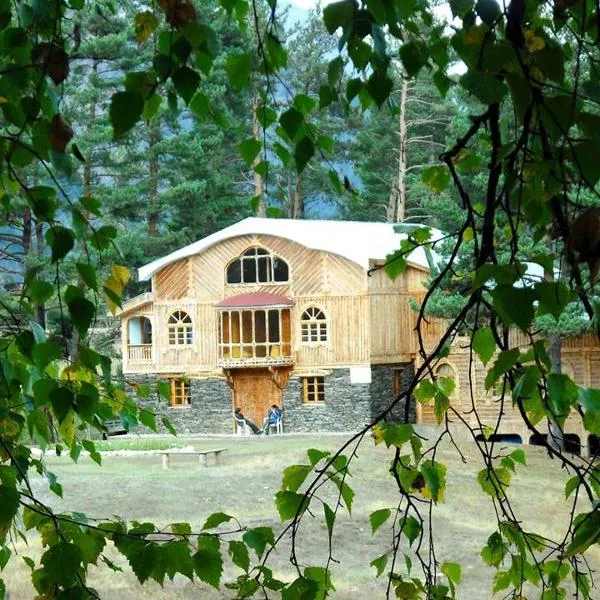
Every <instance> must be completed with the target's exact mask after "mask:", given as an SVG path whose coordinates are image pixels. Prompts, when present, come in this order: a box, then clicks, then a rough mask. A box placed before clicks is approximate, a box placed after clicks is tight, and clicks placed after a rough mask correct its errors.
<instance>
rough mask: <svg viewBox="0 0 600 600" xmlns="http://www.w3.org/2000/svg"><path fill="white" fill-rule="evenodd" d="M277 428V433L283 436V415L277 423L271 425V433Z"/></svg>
mask: <svg viewBox="0 0 600 600" xmlns="http://www.w3.org/2000/svg"><path fill="white" fill-rule="evenodd" d="M273 428H275V433H276V434H279V435H281V434H282V433H283V415H279V419H277V421H275V423H269V433H271V432H272V431H273Z"/></svg>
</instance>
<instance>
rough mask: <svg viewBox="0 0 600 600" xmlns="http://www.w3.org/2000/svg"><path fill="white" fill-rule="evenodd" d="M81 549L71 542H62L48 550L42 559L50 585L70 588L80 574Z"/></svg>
mask: <svg viewBox="0 0 600 600" xmlns="http://www.w3.org/2000/svg"><path fill="white" fill-rule="evenodd" d="M82 558H83V557H82V554H81V549H80V548H79V546H77V545H76V544H73V543H71V542H60V543H58V544H56V545H54V546H52V547H51V548H50V549H49V550H47V551H46V552H45V553H44V554H43V555H42V558H41V563H42V564H43V565H44V567H46V576H47V578H48V581H49V583H50V584H56V585H60V586H63V587H69V586H71V585H72V584H74V583H76V582H77V580H78V576H79V574H80V568H81V561H82Z"/></svg>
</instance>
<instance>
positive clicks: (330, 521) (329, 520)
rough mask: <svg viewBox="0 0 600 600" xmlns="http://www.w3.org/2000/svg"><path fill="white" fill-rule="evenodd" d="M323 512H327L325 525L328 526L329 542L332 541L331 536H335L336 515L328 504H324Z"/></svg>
mask: <svg viewBox="0 0 600 600" xmlns="http://www.w3.org/2000/svg"><path fill="white" fill-rule="evenodd" d="M323 511H324V512H325V524H326V525H327V533H328V535H329V540H330V541H331V536H332V534H333V526H334V524H335V513H334V512H333V510H331V507H330V506H329V504H327V502H323Z"/></svg>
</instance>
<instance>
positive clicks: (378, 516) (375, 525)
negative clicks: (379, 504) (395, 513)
mask: <svg viewBox="0 0 600 600" xmlns="http://www.w3.org/2000/svg"><path fill="white" fill-rule="evenodd" d="M391 514H392V511H391V510H390V509H389V508H381V509H379V510H376V511H374V512H372V513H371V514H370V515H369V523H371V531H372V532H373V533H375V532H376V531H377V530H378V529H379V528H380V527H381V526H382V525H383V524H384V523H385V522H386V521H387V520H388V519H389V518H390V515H391Z"/></svg>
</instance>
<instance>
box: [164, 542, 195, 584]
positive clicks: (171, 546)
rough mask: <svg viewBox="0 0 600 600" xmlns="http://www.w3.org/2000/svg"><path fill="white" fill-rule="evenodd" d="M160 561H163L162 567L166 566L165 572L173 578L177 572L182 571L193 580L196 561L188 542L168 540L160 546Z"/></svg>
mask: <svg viewBox="0 0 600 600" xmlns="http://www.w3.org/2000/svg"><path fill="white" fill-rule="evenodd" d="M158 562H159V563H162V564H161V568H164V571H165V574H166V575H167V576H168V577H169V578H170V579H171V580H173V578H174V577H175V575H176V574H177V573H181V574H182V575H183V576H185V577H187V578H188V579H189V580H190V581H193V579H194V562H193V560H192V556H191V550H190V546H189V544H188V543H187V542H167V543H166V544H163V545H162V546H159V561H158ZM155 579H156V578H155Z"/></svg>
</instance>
